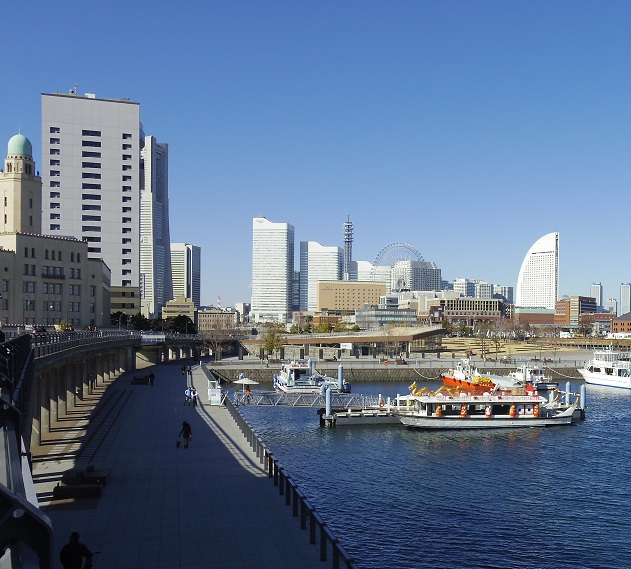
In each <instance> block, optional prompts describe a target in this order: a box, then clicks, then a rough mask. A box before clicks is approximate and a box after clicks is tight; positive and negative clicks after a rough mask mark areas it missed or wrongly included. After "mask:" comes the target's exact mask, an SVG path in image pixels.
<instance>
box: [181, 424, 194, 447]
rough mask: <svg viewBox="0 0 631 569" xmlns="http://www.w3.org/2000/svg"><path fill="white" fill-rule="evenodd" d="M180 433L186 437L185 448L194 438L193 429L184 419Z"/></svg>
mask: <svg viewBox="0 0 631 569" xmlns="http://www.w3.org/2000/svg"><path fill="white" fill-rule="evenodd" d="M180 435H182V438H183V439H184V448H188V443H189V441H190V440H192V438H193V431H192V429H191V426H190V425H189V424H188V422H187V421H182V430H181V431H180Z"/></svg>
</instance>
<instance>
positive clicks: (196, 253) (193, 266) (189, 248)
mask: <svg viewBox="0 0 631 569" xmlns="http://www.w3.org/2000/svg"><path fill="white" fill-rule="evenodd" d="M201 256H202V255H201V249H200V248H199V247H198V246H197V245H189V244H188V243H171V275H172V277H171V279H172V281H173V298H177V297H178V296H184V297H186V298H190V299H192V300H193V304H194V305H195V308H199V307H200V305H201V265H202V263H201ZM169 300H170V299H169Z"/></svg>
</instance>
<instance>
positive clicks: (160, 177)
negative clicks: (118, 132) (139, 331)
mask: <svg viewBox="0 0 631 569" xmlns="http://www.w3.org/2000/svg"><path fill="white" fill-rule="evenodd" d="M140 174H141V176H140V178H141V190H140V277H141V280H140V285H141V290H140V297H141V302H142V313H143V315H144V316H146V317H147V318H157V317H159V316H160V314H162V307H163V306H164V305H165V304H166V303H167V301H169V300H171V299H173V298H174V296H173V282H172V276H171V236H170V233H169V146H168V144H161V143H159V142H157V141H156V139H155V138H154V137H153V136H147V137H146V138H145V146H144V148H143V149H142V152H141V162H140Z"/></svg>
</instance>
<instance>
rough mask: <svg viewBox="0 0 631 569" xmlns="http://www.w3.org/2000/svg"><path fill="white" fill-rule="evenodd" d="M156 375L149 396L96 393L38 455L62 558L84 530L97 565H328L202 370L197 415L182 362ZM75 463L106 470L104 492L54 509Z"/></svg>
mask: <svg viewBox="0 0 631 569" xmlns="http://www.w3.org/2000/svg"><path fill="white" fill-rule="evenodd" d="M149 371H152V372H153V373H154V374H155V381H154V385H153V387H151V386H149V385H146V386H145V385H131V383H130V379H131V376H130V375H129V374H126V375H124V376H121V377H120V378H118V379H116V380H115V381H113V382H112V383H111V384H110V385H109V386H107V389H105V388H97V389H96V390H95V392H94V394H93V395H90V396H89V397H87V398H85V400H84V401H82V402H81V403H80V405H78V406H77V407H76V408H74V409H73V410H72V411H70V412H69V413H68V415H67V416H66V417H63V418H61V420H60V422H59V423H57V424H55V425H54V432H53V433H52V435H51V436H50V437H48V438H47V440H46V441H44V444H43V445H42V446H41V447H37V448H34V449H33V460H34V471H33V477H34V481H35V487H36V491H37V492H38V496H39V499H40V505H41V507H42V509H43V511H44V512H45V513H46V514H47V515H48V516H49V517H50V519H51V522H52V525H53V529H54V533H55V560H56V561H57V560H58V553H59V550H60V549H61V547H62V545H63V544H64V543H65V542H66V541H67V540H68V537H69V536H70V533H71V532H72V531H78V532H80V534H81V541H83V542H84V543H85V544H86V545H87V546H88V547H89V548H90V549H92V550H94V551H102V553H101V554H100V555H99V556H98V557H97V558H96V567H97V568H99V567H102V568H108V569H128V568H129V569H131V568H143V567H146V568H150V567H157V568H158V567H159V568H186V569H242V568H248V569H259V568H260V569H263V568H265V569H268V568H269V569H271V568H274V569H282V568H287V569H302V568H305V569H311V568H318V569H325V568H327V567H328V563H326V562H321V561H320V560H319V554H318V551H317V549H316V548H315V546H312V545H310V544H309V536H308V533H307V532H306V531H305V530H300V523H299V521H298V519H297V518H294V517H293V516H292V513H291V509H290V508H289V507H288V506H286V505H285V502H284V499H283V497H282V496H279V494H278V488H277V487H275V486H274V484H273V482H272V481H271V480H270V479H269V478H268V476H267V472H266V471H264V470H263V469H262V467H261V465H260V464H259V462H258V460H257V459H256V456H255V455H254V453H253V452H252V451H251V449H250V447H249V446H248V445H247V444H246V441H245V437H244V436H243V435H242V434H241V432H240V431H239V430H238V428H237V427H236V425H235V423H234V421H233V420H232V418H231V417H230V415H229V413H228V411H227V410H226V409H225V408H220V407H211V406H210V405H208V404H207V390H206V384H207V381H206V376H205V375H204V373H203V371H202V370H201V369H199V368H198V369H195V370H194V372H193V383H194V385H195V386H196V388H197V389H198V391H199V393H200V395H201V403H202V405H201V406H199V407H197V408H195V407H189V406H185V405H184V404H183V402H184V389H185V387H186V379H185V377H184V376H183V375H182V374H181V371H180V366H179V365H161V366H155V367H152V368H147V369H146V370H143V371H142V372H140V373H143V374H144V373H149ZM99 399H103V400H104V401H103V402H105V399H107V405H103V406H102V410H99V411H98V413H97V416H98V418H99V420H103V426H102V427H101V428H100V429H98V431H97V432H96V433H92V432H91V431H90V430H88V431H87V433H86V431H85V428H86V426H87V421H86V416H87V414H89V413H90V412H94V411H93V410H94V408H95V405H96V404H97V403H98V401H99ZM183 420H187V421H188V422H189V423H190V424H191V426H192V430H193V440H192V442H191V445H190V448H188V449H184V448H176V444H175V443H176V437H177V434H178V432H179V430H180V428H181V424H182V421H183ZM95 422H96V419H95ZM79 438H81V440H82V441H83V446H81V443H80V442H79ZM75 461H76V462H77V465H78V466H83V467H85V466H86V465H87V464H94V465H95V467H96V468H97V469H98V470H100V469H107V470H108V472H109V476H108V480H107V484H106V486H105V487H104V489H103V495H102V496H101V497H100V498H81V499H75V500H65V501H53V500H52V488H53V487H54V486H55V484H56V483H57V482H58V481H59V480H60V478H61V474H62V473H63V472H64V471H66V470H68V469H70V468H72V467H73V466H74V465H75ZM58 566H60V565H58Z"/></svg>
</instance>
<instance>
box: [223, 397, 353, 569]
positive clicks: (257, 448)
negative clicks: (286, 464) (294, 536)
mask: <svg viewBox="0 0 631 569" xmlns="http://www.w3.org/2000/svg"><path fill="white" fill-rule="evenodd" d="M224 404H225V406H226V408H227V409H228V411H229V413H230V416H231V417H232V418H233V420H234V421H235V423H236V424H237V426H238V427H239V429H240V430H241V432H242V433H243V435H244V436H245V438H246V441H247V442H248V444H249V445H250V447H251V448H252V450H253V451H254V453H255V454H256V456H257V458H258V460H259V462H260V464H261V465H264V466H265V467H266V469H267V474H268V477H269V478H270V479H271V480H273V482H274V486H275V487H278V494H279V496H282V497H283V498H284V499H285V504H286V505H287V506H289V507H291V511H292V515H293V517H295V518H299V519H300V529H301V530H308V534H309V543H310V544H311V545H315V546H316V548H317V550H318V552H319V553H320V561H330V562H331V567H332V568H333V569H343V568H344V569H359V566H358V565H357V563H356V562H355V560H354V559H353V558H352V557H351V556H350V555H349V554H348V552H347V551H346V549H344V546H343V545H342V544H341V543H340V541H339V539H338V538H337V537H336V536H335V535H334V533H333V532H332V531H331V529H330V528H329V527H328V526H327V524H326V522H325V521H324V520H323V519H322V517H321V516H320V514H319V513H318V512H317V511H316V509H315V507H314V506H313V505H312V504H311V503H310V502H309V500H307V497H306V496H305V495H304V494H303V493H302V492H301V491H300V489H299V488H298V486H297V484H296V482H295V481H294V480H293V479H292V478H291V476H289V475H288V474H287V473H286V472H285V470H284V468H283V467H282V466H280V464H279V463H278V460H276V459H275V458H274V456H273V455H272V453H271V452H270V451H269V449H268V448H267V447H266V446H265V445H264V444H263V442H261V439H260V438H259V437H258V435H257V434H256V433H255V432H254V430H253V429H252V427H251V426H250V425H249V423H248V422H247V421H246V420H245V417H244V416H243V415H242V414H241V413H240V412H239V410H238V408H237V407H236V406H235V405H234V404H233V403H232V402H231V401H230V400H229V399H228V398H226V399H225V401H224Z"/></svg>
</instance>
